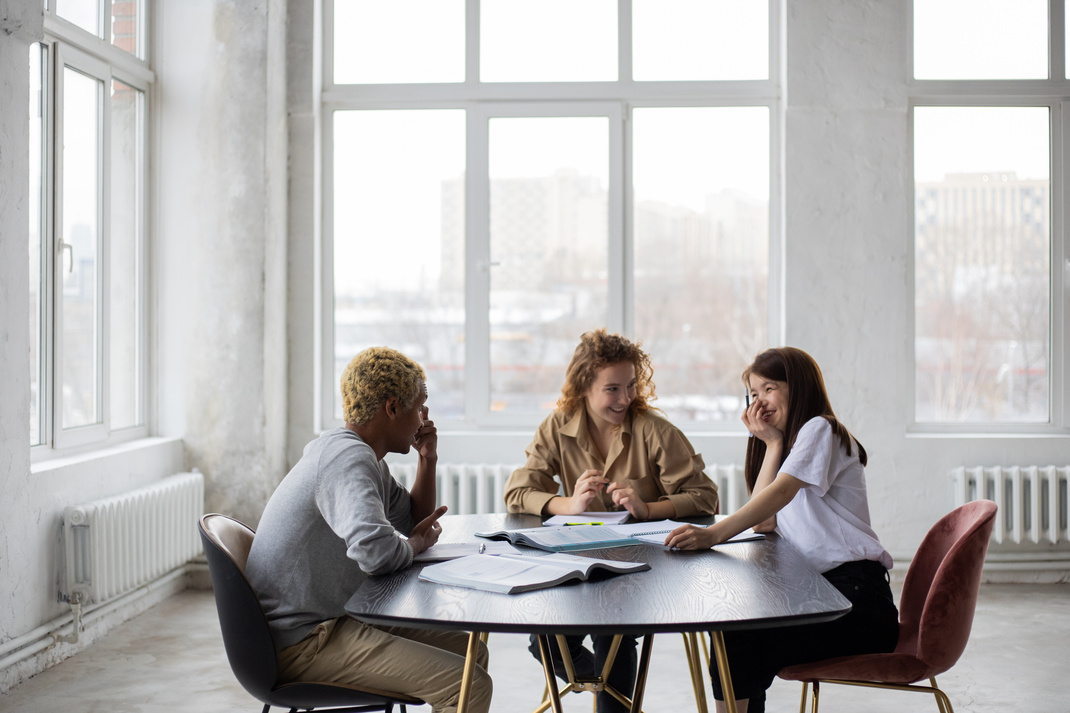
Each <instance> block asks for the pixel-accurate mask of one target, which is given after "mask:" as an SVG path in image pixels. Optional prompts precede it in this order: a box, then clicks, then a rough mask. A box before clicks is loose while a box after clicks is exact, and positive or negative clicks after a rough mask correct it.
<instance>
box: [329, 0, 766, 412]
mask: <svg viewBox="0 0 1070 713" xmlns="http://www.w3.org/2000/svg"><path fill="white" fill-rule="evenodd" d="M620 8H629V9H630V11H629V12H626V13H622V12H621V10H620ZM777 8H779V3H777V2H769V3H765V2H753V1H748V2H743V1H734V2H719V3H708V2H698V1H689V0H674V1H672V2H663V1H661V0H634V1H633V2H631V3H623V4H620V3H618V2H617V1H616V0H582V1H577V0H527V1H525V2H518V1H516V0H509V1H508V2H507V1H505V0H482V1H479V2H477V1H476V0H468V2H465V1H464V0H391V1H390V2H386V1H385V0H383V1H380V2H368V1H357V0H333V2H327V3H326V4H325V13H324V15H325V22H326V30H325V32H324V34H323V36H324V43H323V44H324V47H323V51H324V73H325V77H324V86H323V92H322V101H323V116H324V125H323V131H324V142H323V145H324V161H323V164H324V186H325V196H326V200H325V210H324V216H323V225H324V230H323V250H322V256H323V264H324V267H323V275H322V276H323V280H322V282H323V292H322V294H321V295H320V299H321V301H322V303H323V304H324V309H323V310H322V314H323V319H324V322H323V329H322V335H323V345H322V346H323V348H322V353H323V357H322V361H321V369H320V370H321V373H322V382H321V387H320V388H321V402H322V403H323V404H324V408H323V413H322V414H321V419H322V422H323V423H324V424H325V425H328V424H331V423H339V422H340V421H341V416H342V413H341V404H340V403H339V400H338V397H337V391H338V389H337V383H338V379H339V377H340V374H341V371H342V369H343V368H344V367H345V365H346V363H347V362H348V361H349V359H351V358H352V356H353V355H354V354H356V353H357V352H358V351H360V350H361V349H363V348H365V347H368V346H372V345H378V344H385V345H389V346H392V347H395V348H397V349H400V350H401V351H403V352H405V353H407V354H410V355H411V356H413V357H414V358H416V359H417V360H418V361H419V362H420V363H421V364H423V366H424V368H425V369H426V370H427V374H428V382H429V384H428V385H429V389H430V390H431V392H432V393H433V394H434V409H435V411H436V413H435V414H434V415H433V417H434V418H435V419H436V422H437V423H439V424H440V425H446V426H447V427H449V425H451V424H460V425H464V424H469V425H478V426H487V425H489V426H495V425H501V426H508V425H523V426H529V425H531V424H533V423H536V422H537V421H538V420H539V419H540V418H541V417H542V416H544V415H545V414H546V413H547V412H548V411H549V410H550V409H552V408H553V405H554V402H555V401H556V399H557V397H558V395H559V393H560V387H561V384H562V383H563V381H564V375H565V367H566V365H567V363H568V360H569V358H570V357H571V354H572V351H573V349H574V348H575V346H576V344H577V343H578V342H579V337H580V334H581V333H583V332H584V331H587V330H590V329H595V328H599V327H606V328H608V329H609V330H610V331H614V332H623V333H625V334H627V335H628V336H630V337H631V338H634V339H637V340H640V341H641V342H642V343H643V345H644V347H645V348H646V349H647V350H648V351H649V353H650V354H651V357H652V360H653V364H654V376H655V381H656V383H657V390H658V396H659V398H658V400H657V402H656V403H655V405H657V406H659V407H660V408H662V409H663V410H664V411H665V413H666V414H667V415H668V416H669V418H671V419H673V420H674V421H677V422H680V423H682V424H686V425H689V426H690V427H691V428H698V429H708V430H719V429H720V430H739V428H740V426H739V421H738V413H739V411H740V409H741V408H742V401H743V393H742V389H741V387H740V385H739V383H738V374H739V373H740V372H741V371H742V369H743V367H744V366H745V365H746V364H747V363H749V361H750V360H751V359H752V358H753V356H754V354H755V353H757V352H758V351H759V350H761V349H763V348H765V347H766V346H768V343H769V335H770V334H773V333H775V331H771V325H773V324H776V323H777V320H778V319H779V315H777V314H776V313H775V311H774V310H773V308H772V307H771V305H775V304H777V300H776V299H775V295H772V294H771V293H772V291H773V290H775V289H776V287H775V286H776V284H778V281H777V280H776V279H774V277H773V276H772V275H771V273H772V272H773V271H775V270H776V269H778V266H776V265H771V264H770V255H771V254H776V250H771V249H770V242H771V241H772V240H776V237H775V236H776V235H777V230H776V228H775V226H774V225H773V222H772V221H773V217H772V216H773V215H774V214H775V211H771V210H770V206H771V205H774V204H775V202H776V196H775V195H773V190H772V188H771V187H772V186H775V185H776V184H777V178H776V176H775V175H774V172H773V167H774V166H777V165H778V160H777V156H776V155H775V152H776V151H777V150H778V149H777V147H778V142H777V141H776V139H775V137H776V136H777V135H778V133H779V131H780V128H779V118H778V117H779V104H778V102H779V99H778V97H779V96H780V92H779V89H778V86H779V82H780V77H779V76H778V72H777V67H779V61H778V60H777V53H778V51H779V50H778V47H779V42H778V41H777V40H776V39H775V38H776V37H777V36H778V33H779V22H780V20H779V16H778V14H777V13H778V10H777Z"/></svg>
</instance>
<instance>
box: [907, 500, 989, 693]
mask: <svg viewBox="0 0 1070 713" xmlns="http://www.w3.org/2000/svg"><path fill="white" fill-rule="evenodd" d="M995 521H996V504H995V503H994V502H992V501H990V500H975V501H973V502H969V503H966V504H965V505H962V506H960V507H958V508H956V509H954V510H952V511H951V512H950V513H948V514H947V515H945V516H944V517H942V518H940V520H938V521H937V523H936V524H935V525H933V526H932V528H931V529H930V530H929V532H928V534H926V535H925V539H924V540H922V542H921V546H920V547H918V551H917V554H915V555H914V559H913V560H911V562H910V567H909V568H908V569H907V574H906V579H905V580H904V582H903V592H902V594H901V595H900V598H899V645H898V646H897V647H896V651H897V652H901V653H910V654H913V655H915V656H917V657H918V658H920V659H921V660H922V661H924V662H925V663H927V664H929V666H931V667H933V668H935V669H939V671H937V672H942V671H946V670H947V669H949V668H951V667H952V666H953V665H954V664H955V662H956V661H958V658H959V656H961V655H962V652H963V651H964V650H965V648H966V642H967V641H968V640H969V638H970V629H971V628H972V626H973V613H974V609H975V608H976V605H977V592H978V590H979V589H980V586H981V570H982V568H983V567H984V561H985V554H986V553H987V552H988V542H989V540H990V539H991V536H992V528H993V526H994V525H995ZM933 675H935V673H934V674H933Z"/></svg>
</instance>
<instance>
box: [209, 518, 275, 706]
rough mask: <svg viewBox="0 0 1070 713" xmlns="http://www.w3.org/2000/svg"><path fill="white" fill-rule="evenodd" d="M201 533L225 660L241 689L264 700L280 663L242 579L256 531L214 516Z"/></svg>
mask: <svg viewBox="0 0 1070 713" xmlns="http://www.w3.org/2000/svg"><path fill="white" fill-rule="evenodd" d="M200 532H201V541H202V542H203V543H204V554H205V556H206V557H207V559H208V571H209V573H210V574H211V576H212V588H213V589H214V590H215V603H216V611H218V613H219V627H220V629H222V631H223V645H224V646H225V647H226V650H227V659H228V660H229V661H230V667H231V669H233V671H234V676H235V678H237V679H238V682H239V683H240V684H241V685H242V687H243V688H244V689H245V690H246V691H248V692H249V693H250V694H251V695H252V696H253V697H254V698H257V699H259V700H261V701H263V700H264V698H265V697H266V696H268V694H269V693H270V691H271V689H272V687H273V686H274V685H275V682H276V679H277V678H278V661H277V659H276V658H275V644H274V642H273V641H272V639H271V630H270V629H269V628H268V623H267V618H266V617H265V616H264V610H263V609H262V608H261V607H260V602H259V600H258V599H257V598H256V593H255V592H254V591H253V588H252V586H250V585H249V580H247V579H246V578H245V564H246V561H247V560H248V558H249V549H250V548H251V547H252V546H253V534H254V532H253V530H252V529H250V528H249V527H248V526H247V525H245V524H243V523H241V522H239V521H237V520H235V519H233V518H229V517H227V516H225V515H217V514H214V513H213V514H208V515H205V516H204V517H202V518H201V522H200Z"/></svg>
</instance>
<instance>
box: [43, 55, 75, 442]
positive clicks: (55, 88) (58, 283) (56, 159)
mask: <svg viewBox="0 0 1070 713" xmlns="http://www.w3.org/2000/svg"><path fill="white" fill-rule="evenodd" d="M53 47H54V48H55V51H54V52H52V53H51V54H52V57H51V58H50V60H51V65H50V70H51V71H50V72H49V74H50V76H51V78H52V91H51V95H52V101H53V104H52V111H51V112H50V113H51V119H52V130H51V132H50V136H51V137H52V140H51V141H48V142H47V143H48V145H49V147H50V149H51V150H52V160H51V161H50V164H51V165H52V166H53V173H52V178H51V180H52V190H51V191H50V192H51V194H52V211H51V215H52V224H51V226H50V231H49V237H50V238H51V243H50V245H51V249H50V250H49V253H50V257H51V268H52V269H51V270H50V272H49V275H50V279H49V281H48V282H49V289H48V294H49V297H50V300H51V304H50V305H49V315H50V316H51V320H50V324H49V325H48V330H47V332H48V335H49V337H50V340H49V341H50V343H49V345H48V346H49V348H48V354H49V357H50V359H51V368H50V370H49V372H48V373H49V375H50V378H49V379H48V381H49V384H50V386H51V394H50V396H51V398H50V399H49V403H50V405H51V409H50V413H49V418H48V424H49V425H48V428H49V431H50V434H49V435H50V438H49V440H47V441H45V442H46V443H49V442H50V443H52V444H53V446H54V447H59V445H60V442H61V441H62V436H61V434H62V433H63V387H62V384H63V359H62V357H61V355H62V354H63V341H64V340H63V295H62V292H63V271H64V270H65V269H66V256H65V255H64V247H65V243H64V241H63V169H64V165H63V159H64V155H63V150H62V147H63V114H64V110H65V107H64V101H63V85H64V77H63V68H64V62H63V50H62V48H61V47H60V46H59V45H58V44H55V45H53ZM72 259H73V258H72Z"/></svg>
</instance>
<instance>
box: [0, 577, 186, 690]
mask: <svg viewBox="0 0 1070 713" xmlns="http://www.w3.org/2000/svg"><path fill="white" fill-rule="evenodd" d="M186 569H187V567H186V566H185V565H183V566H182V567H179V568H177V569H174V570H172V571H171V572H169V573H168V574H165V575H164V576H163V577H160V578H159V579H157V580H154V581H152V582H149V583H148V584H145V585H142V586H141V587H138V588H137V589H135V590H134V591H132V592H129V593H127V594H124V595H123V596H121V597H119V598H118V599H116V600H114V601H111V602H107V603H105V604H101V605H98V606H97V607H95V608H93V609H90V610H88V611H86V612H85V614H84V616H83V617H82V625H83V628H84V627H86V626H89V625H90V624H93V623H95V622H96V621H97V620H98V619H102V618H103V617H105V616H107V615H108V614H111V613H112V612H113V611H115V610H116V609H118V608H120V607H122V606H126V605H128V604H132V603H133V602H136V601H137V600H138V599H141V598H142V597H145V596H147V595H149V594H152V593H153V592H155V591H156V590H157V589H160V588H161V587H163V586H165V585H167V584H169V583H170V582H171V581H173V580H174V579H177V578H178V577H182V576H185V574H186ZM73 621H74V614H73V613H69V614H63V615H62V616H59V617H56V618H55V619H53V620H52V621H50V622H48V623H47V624H42V625H41V626H39V627H37V628H36V629H34V630H32V631H29V632H27V633H25V634H23V635H21V636H18V637H16V638H14V639H10V640H9V641H6V642H4V643H3V644H0V656H4V655H5V654H8V653H9V652H12V651H14V653H12V654H10V655H8V656H5V657H4V658H3V659H0V671H2V670H4V669H6V668H8V667H9V666H13V665H15V664H17V663H18V662H20V661H22V660H23V659H27V658H29V657H31V656H33V655H34V654H36V653H39V652H41V651H43V650H45V649H47V648H48V647H50V646H52V645H54V644H56V643H59V642H61V641H64V640H65V639H70V638H71V637H72V635H74V636H75V637H76V634H74V632H73V631H72V634H67V635H66V636H61V633H62V631H61V630H62V629H64V628H65V627H67V626H69V625H70V624H72V623H73ZM75 640H77V639H76V638H74V639H72V641H75ZM34 642H36V643H34Z"/></svg>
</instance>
